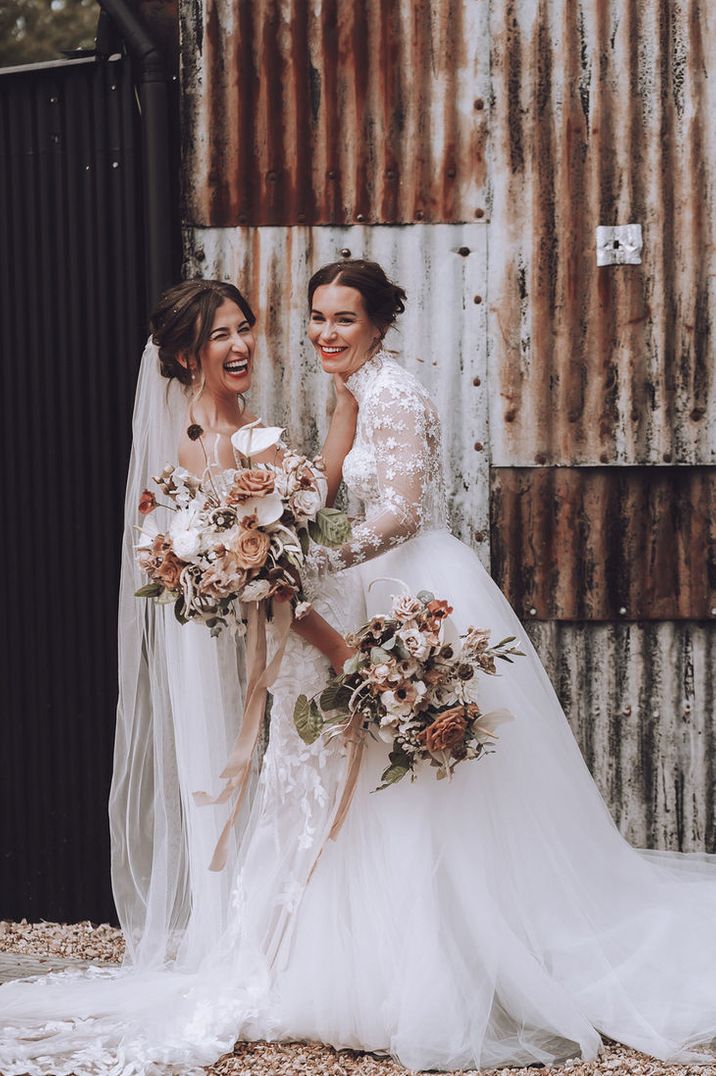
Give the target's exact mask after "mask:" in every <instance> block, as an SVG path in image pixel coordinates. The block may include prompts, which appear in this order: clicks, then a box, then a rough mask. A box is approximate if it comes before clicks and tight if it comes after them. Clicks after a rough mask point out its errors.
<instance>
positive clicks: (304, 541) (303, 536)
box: [298, 527, 311, 557]
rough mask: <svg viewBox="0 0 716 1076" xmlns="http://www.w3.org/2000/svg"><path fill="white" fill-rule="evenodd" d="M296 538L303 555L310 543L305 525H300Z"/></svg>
mask: <svg viewBox="0 0 716 1076" xmlns="http://www.w3.org/2000/svg"><path fill="white" fill-rule="evenodd" d="M298 540H299V542H300V543H301V552H302V553H303V555H304V557H305V556H306V554H307V553H308V549H309V546H310V544H311V538H310V535H309V533H308V531H307V530H306V528H305V527H301V529H300V531H299V532H298Z"/></svg>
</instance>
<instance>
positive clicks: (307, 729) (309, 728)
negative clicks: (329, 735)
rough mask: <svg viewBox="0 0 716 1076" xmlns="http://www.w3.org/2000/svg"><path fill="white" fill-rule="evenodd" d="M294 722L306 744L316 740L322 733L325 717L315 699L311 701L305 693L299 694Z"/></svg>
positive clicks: (294, 710)
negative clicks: (322, 715)
mask: <svg viewBox="0 0 716 1076" xmlns="http://www.w3.org/2000/svg"><path fill="white" fill-rule="evenodd" d="M293 723H294V725H295V726H296V732H297V733H298V735H299V736H300V737H301V739H302V740H303V742H304V743H305V744H312V743H315V742H316V740H317V739H318V737H319V736H320V735H321V730H322V728H323V718H322V717H321V712H320V710H319V709H318V707H317V706H316V703H315V702H314V700H313V699H311V701H310V702H309V701H308V699H307V698H306V696H305V695H299V696H298V698H297V699H296V704H295V706H294V708H293Z"/></svg>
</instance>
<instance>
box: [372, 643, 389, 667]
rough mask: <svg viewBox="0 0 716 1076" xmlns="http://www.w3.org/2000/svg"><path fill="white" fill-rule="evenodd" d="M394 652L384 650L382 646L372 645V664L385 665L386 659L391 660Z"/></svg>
mask: <svg viewBox="0 0 716 1076" xmlns="http://www.w3.org/2000/svg"><path fill="white" fill-rule="evenodd" d="M392 656H393V655H392V654H389V653H388V651H387V650H384V649H383V647H382V646H371V648H370V661H371V664H372V665H384V664H385V662H386V661H390V660H391V658H392Z"/></svg>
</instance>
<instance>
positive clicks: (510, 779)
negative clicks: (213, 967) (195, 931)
mask: <svg viewBox="0 0 716 1076" xmlns="http://www.w3.org/2000/svg"><path fill="white" fill-rule="evenodd" d="M358 572H359V574H360V577H361V581H362V585H363V588H364V594H365V600H366V605H367V610H368V613H369V615H372V614H375V613H379V612H386V611H387V610H388V608H389V607H390V595H391V594H394V593H396V592H399V591H400V587H399V585H397V584H396V583H395V581H394V580H396V579H398V580H402V581H403V582H404V583H405V584H406V586H407V588H408V590H409V591H410V592H412V593H415V592H416V591H417V590H420V589H428V590H432V591H433V592H434V593H435V594H436V596H439V597H441V598H447V599H449V601H450V603H451V604H452V605H453V607H454V613H453V615H452V619H453V621H454V624H455V626H456V627H457V629H458V630H459V631H464V630H465V629H466V628H467V627H468V626H470V625H475V626H484V627H489V628H490V629H492V631H493V640H495V641H496V640H497V639H499V638H501V637H503V636H506V635H517V636H518V638H520V640H521V642H522V649H523V650H525V651H526V653H527V656H526V658H520V659H517V660H516V661H515V663H514V664H513V665H505V666H504V672H503V674H502V675H500V676H497V677H493V678H490V677H485V678H483V680H482V691H481V708H482V709H483V710H486V709H492V708H506V709H508V710H510V711H511V712H512V713H513V715H514V720H513V721H512V722H511V723H510V724H507V725H504V726H502V727H501V729H500V739H499V742H498V743H497V747H496V750H495V752H494V754H491V755H488V756H486V757H483V758H481V759H479V760H477V761H472V762H465V763H463V764H461V765H459V766H458V767H457V769H456V771H455V774H454V777H453V779H452V780H451V781H449V782H448V781H445V780H443V781H436V780H435V777H434V771H433V770H431V769H429V768H427V769H426V770H424V771H423V772H421V773H420V774H419V776H418V779H417V780H416V781H415V782H414V783H410V782H409V780H408V779H404V780H402V781H401V782H400V783H399V784H397V785H394V786H391V787H390V788H388V789H386V790H383V791H380V792H374V791H373V790H374V789H375V787H376V785H377V784H378V783H379V779H380V774H381V772H382V770H383V769H384V768H385V766H386V765H387V757H386V755H387V750H388V748H387V747H386V745H385V744H383V743H380V742H375V741H369V745H368V748H367V750H366V752H365V756H364V760H363V764H362V772H361V775H360V780H359V786H358V788H357V790H356V794H355V798H354V801H353V803H352V806H351V809H350V812H349V815H348V817H347V819H346V822H345V824H344V826H343V829H342V830H341V832H340V833H339V835H338V838H337V840H336V841H335V842H329V843H328V845H327V846H326V848H325V850H324V852H323V854H322V856H321V859H320V861H319V863H318V866H317V868H316V871H315V873H314V875H313V878H312V879H311V882H310V885H309V886H308V887H307V889H306V892H305V894H304V897H303V900H302V903H301V906H300V911H299V912H298V914H297V916H296V921H295V929H294V932H293V937H292V940H291V944H290V946H287V947H286V949H285V951H284V953H283V954H282V963H281V965H280V967H279V968H277V974H276V1019H277V1023H276V1026H275V1027H274V1029H273V1030H274V1034H282V1035H283V1036H284V1037H288V1038H308V1039H319V1040H322V1041H324V1042H329V1043H332V1044H334V1045H336V1046H347V1047H353V1048H356V1049H364V1050H371V1051H387V1052H389V1053H390V1054H392V1055H393V1056H394V1057H395V1058H397V1059H398V1060H400V1061H401V1062H402V1063H403V1064H404V1065H406V1066H408V1067H412V1068H437V1069H445V1070H451V1069H459V1068H464V1067H483V1066H484V1067H489V1066H498V1065H507V1064H511V1065H522V1064H529V1063H534V1062H543V1063H549V1062H553V1061H559V1060H563V1059H564V1058H566V1057H569V1056H574V1055H576V1054H581V1055H582V1056H583V1057H584V1058H593V1057H594V1056H595V1055H596V1054H597V1053H598V1051H599V1047H600V1033H601V1034H604V1035H607V1036H609V1037H611V1038H613V1039H616V1040H618V1041H620V1042H622V1043H625V1044H627V1045H629V1046H632V1047H635V1048H636V1049H639V1050H643V1051H644V1052H645V1053H647V1054H651V1055H653V1056H655V1057H658V1058H662V1059H664V1060H682V1061H687V1060H692V1061H693V1060H697V1059H699V1058H700V1059H701V1060H703V1055H702V1054H701V1055H699V1054H697V1053H695V1052H694V1051H693V1049H692V1047H694V1046H696V1045H697V1044H706V1043H710V1042H712V1040H713V1039H714V1037H716V925H715V924H716V920H715V918H714V913H715V912H716V857H709V856H705V855H704V856H695V855H682V854H678V853H645V852H639V851H636V850H634V849H633V848H632V847H630V846H629V845H628V844H627V843H626V841H625V840H624V839H623V838H622V837H621V836H620V834H619V832H618V831H617V829H616V827H615V825H614V823H613V822H612V819H611V817H610V816H609V813H608V811H607V809H606V807H605V805H604V802H603V800H602V799H601V797H600V795H599V792H598V791H597V788H596V786H595V784H594V782H593V781H592V778H591V776H590V774H589V772H588V770H587V767H586V766H585V764H584V761H583V759H582V757H581V754H580V752H579V749H578V747H577V744H576V742H575V740H574V738H573V736H572V733H571V731H570V729H569V727H568V724H567V721H566V719H565V716H564V714H563V711H562V709H561V707H560V705H559V702H558V700H557V697H556V695H555V693H554V690H553V689H552V686H551V684H550V682H549V680H548V678H547V676H546V674H545V672H544V669H543V668H542V665H541V663H540V661H539V659H538V657H537V655H536V653H535V652H534V650H533V648H532V647H531V645H530V644H529V640H528V639H527V638H526V636H525V633H524V630H523V629H522V626H521V625H520V623H519V621H518V620H517V618H516V616H515V614H514V613H513V611H512V609H511V608H510V606H509V604H508V603H507V601H506V600H505V598H504V597H503V595H502V594H501V593H500V591H499V589H498V588H497V586H496V585H495V584H494V582H493V581H492V579H491V578H490V577H489V575H488V574H487V572H486V571H485V570H484V568H483V567H482V565H481V564H480V562H479V560H478V558H477V557H476V556H475V554H474V553H473V552H472V551H471V550H470V549H469V548H468V547H467V546H465V545H463V544H462V543H460V542H459V541H457V540H456V539H455V538H454V537H452V536H451V535H450V534H449V533H448V532H447V531H438V532H432V533H427V534H424V535H422V536H420V537H418V538H416V539H413V540H412V541H409V542H406V543H405V544H404V545H401V546H399V547H397V548H395V549H394V550H392V551H390V552H389V553H386V554H384V555H383V556H381V557H380V558H378V559H376V560H374V561H371V562H369V563H367V564H365V565H363V566H361V567H360V568H359V569H358ZM381 577H389V578H388V580H387V581H383V582H376V580H380V579H381ZM371 584H372V585H371Z"/></svg>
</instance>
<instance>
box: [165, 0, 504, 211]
mask: <svg viewBox="0 0 716 1076" xmlns="http://www.w3.org/2000/svg"><path fill="white" fill-rule="evenodd" d="M180 14H181V21H182V68H183V85H184V88H185V91H186V92H185V99H184V102H183V103H184V177H185V191H186V219H187V220H188V221H189V222H190V223H191V224H194V225H205V226H232V225H242V224H249V225H251V224H272V225H287V224H306V225H311V224H352V223H361V222H365V223H375V222H382V223H395V222H399V223H408V222H412V221H445V222H459V221H462V222H469V221H474V220H475V219H476V218H478V219H480V218H484V219H486V181H487V163H486V152H485V144H486V138H487V116H488V106H489V37H488V5H487V4H485V3H476V2H475V0H468V2H466V0H441V2H440V3H436V2H435V0H411V3H405V2H404V0H361V3H355V0H312V2H309V0H252V2H248V0H183V3H180Z"/></svg>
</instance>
